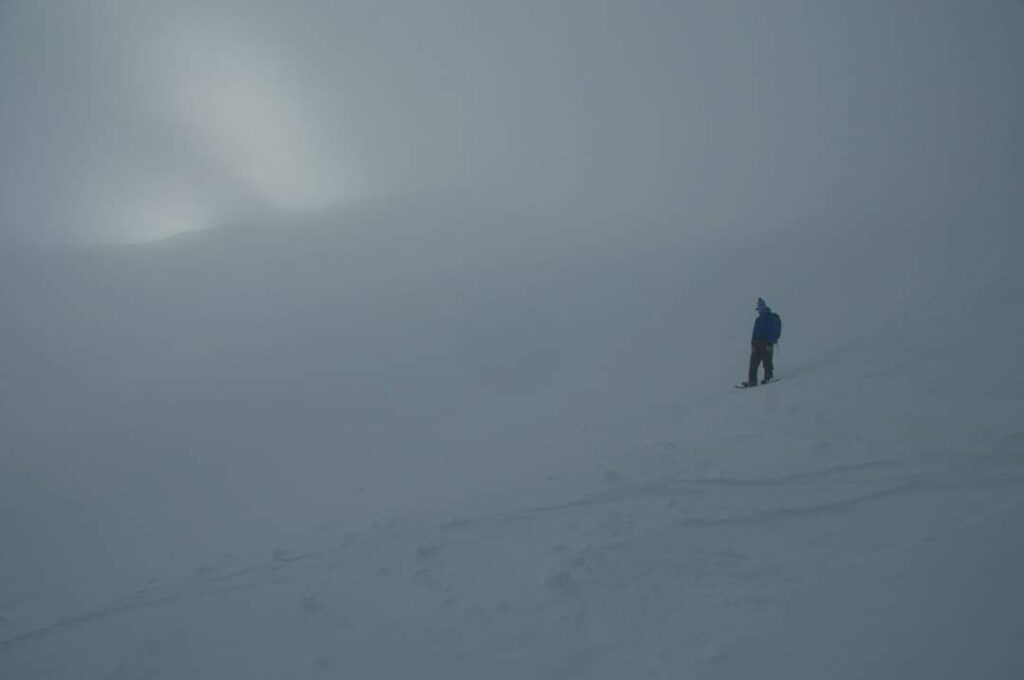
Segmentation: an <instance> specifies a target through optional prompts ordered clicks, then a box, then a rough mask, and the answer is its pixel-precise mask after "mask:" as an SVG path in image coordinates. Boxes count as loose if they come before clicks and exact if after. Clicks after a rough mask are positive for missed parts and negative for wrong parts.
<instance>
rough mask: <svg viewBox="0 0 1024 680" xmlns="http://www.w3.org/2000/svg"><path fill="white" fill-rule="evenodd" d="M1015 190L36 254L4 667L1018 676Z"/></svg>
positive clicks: (19, 418)
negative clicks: (782, 221)
mask: <svg viewBox="0 0 1024 680" xmlns="http://www.w3.org/2000/svg"><path fill="white" fill-rule="evenodd" d="M1007 214H1010V215H1014V214H1019V212H1018V213H1005V212H1004V213H993V214H984V213H982V212H975V213H974V214H973V216H972V222H971V224H970V225H968V224H967V223H966V221H965V217H964V216H963V215H941V216H940V215H936V214H933V213H931V212H929V210H928V209H927V208H922V209H921V210H920V211H918V212H915V213H914V214H912V215H904V216H902V217H905V218H906V219H900V220H896V217H897V216H894V215H891V214H890V215H888V219H887V221H880V220H877V219H875V216H872V215H869V214H863V215H857V214H852V213H851V214H848V215H847V217H845V218H844V219H843V221H842V222H841V223H835V221H834V220H833V223H832V224H829V226H827V227H823V226H821V225H822V224H824V222H823V221H816V220H810V219H808V220H805V221H803V222H802V223H801V224H798V225H795V226H793V227H791V228H788V229H777V230H774V231H770V232H767V233H766V234H764V235H761V236H757V237H753V236H752V237H750V238H748V239H743V240H728V239H714V238H704V239H696V238H695V237H694V235H693V234H688V233H685V231H683V232H679V233H677V231H676V230H675V229H676V227H675V225H672V224H657V223H643V224H637V225H634V226H632V227H630V228H628V229H623V228H617V227H616V226H614V225H598V226H596V227H594V229H593V231H592V232H589V233H590V236H588V237H587V238H578V237H573V238H572V239H568V240H566V241H565V242H564V243H563V242H557V241H552V240H544V238H545V237H544V234H545V232H544V230H543V229H539V228H538V229H537V230H535V231H533V232H531V233H528V234H523V232H522V231H518V232H517V231H515V230H510V229H507V228H502V229H497V230H495V231H493V232H491V231H487V232H486V233H484V234H482V235H479V236H476V237H474V236H473V234H474V233H475V232H473V231H472V229H471V228H470V226H469V225H471V224H472V222H473V219H469V218H467V219H466V220H465V223H461V222H459V221H458V220H457V219H453V218H449V217H447V216H446V217H444V218H438V221H439V222H440V223H444V224H452V225H456V226H453V227H451V233H450V236H451V238H445V239H436V238H435V237H434V236H430V237H427V236H423V237H417V236H416V234H415V233H414V232H411V231H410V232H405V233H404V234H403V236H402V238H399V239H396V240H389V239H387V238H383V237H379V236H376V235H375V234H379V233H383V232H381V231H379V230H375V229H374V228H370V227H367V228H366V229H365V230H364V231H359V230H356V232H352V231H351V230H350V231H348V232H347V233H346V232H344V231H339V230H337V229H332V228H327V227H325V226H324V225H322V224H316V225H312V226H310V225H307V226H306V227H304V228H302V229H297V230H291V231H289V232H287V233H284V232H280V231H277V230H273V229H269V230H266V231H259V230H257V231H255V232H247V233H232V232H223V233H220V234H211V235H204V236H202V237H199V238H193V239H188V240H185V241H175V242H169V243H166V244H162V245H160V246H153V247H148V248H144V249H137V248H136V249H128V250H125V251H117V252H111V251H105V250H103V251H95V252H90V253H81V252H67V253H62V254H59V255H55V254H53V253H27V252H22V253H20V254H19V255H17V258H14V256H10V255H9V256H8V257H9V260H8V262H7V266H6V267H5V268H4V273H3V276H4V277H5V278H6V280H5V281H4V283H5V286H13V285H15V284H16V285H17V286H19V287H21V289H24V290H31V291H33V295H32V296H31V301H32V303H31V304H28V303H25V304H23V305H21V306H18V305H16V304H15V303H14V302H13V301H8V302H7V303H6V304H7V305H8V309H6V310H5V315H4V318H5V319H8V320H9V322H10V323H9V324H8V330H9V331H10V332H9V333H8V337H10V338H12V342H11V343H10V347H12V350H11V351H9V352H6V353H5V354H4V364H3V372H4V376H5V380H6V381H7V384H8V385H9V386H12V388H11V389H9V390H7V397H6V399H5V403H4V409H3V411H2V421H0V422H2V426H3V428H4V432H5V433H6V435H5V439H6V440H7V441H8V442H11V443H12V445H11V446H10V447H9V450H8V451H5V459H4V464H5V467H6V468H7V470H8V471H9V472H10V473H11V474H7V475H5V476H4V480H3V482H2V483H0V484H2V488H0V492H2V493H0V498H2V499H3V500H2V503H3V512H2V515H3V520H2V521H3V532H4V535H5V536H7V537H10V538H9V540H7V541H5V543H7V544H8V546H11V545H17V546H19V547H18V548H17V549H15V550H10V548H8V550H7V551H6V552H7V553H8V555H9V558H8V559H5V561H4V563H3V564H4V566H3V569H4V572H5V573H3V574H2V576H3V579H2V587H3V595H2V598H0V617H3V618H2V620H0V675H2V676H3V677H5V678H6V677H11V678H81V677H88V678H235V677H237V678H324V677H337V678H348V677H358V678H411V677H430V678H595V679H597V678H617V679H618V678H679V677H696V678H741V677H759V678H820V677H829V678H855V677H871V678H902V677H929V678H964V677H972V678H1012V677H1019V676H1020V675H1021V673H1022V672H1024V654H1022V653H1021V651H1020V649H1019V644H1015V643H1017V642H1018V641H1019V640H1018V638H1019V634H1018V633H1017V631H1019V629H1020V628H1021V623H1022V615H1021V613H1020V612H1021V611H1022V606H1021V605H1024V602H1022V600H1024V595H1021V593H1022V591H1021V589H1020V588H1019V587H1018V583H1017V581H1018V579H1017V576H1018V575H1019V574H1020V573H1021V566H1024V538H1022V537H1021V532H1020V527H1021V520H1022V519H1024V458H1022V454H1024V450H1022V449H1024V424H1022V423H1024V418H1022V415H1024V379H1022V378H1021V376H1020V375H1016V374H1015V373H1014V372H1013V370H1012V367H1013V366H1014V361H1015V360H1016V359H1017V357H1018V356H1019V348H1018V345H1019V338H1020V337H1022V333H1021V331H1022V330H1024V322H1022V320H1021V318H1020V317H1019V316H1015V314H1014V310H1016V309H1017V308H1018V307H1019V295H1020V291H1021V290H1024V286H1022V285H1021V284H1022V280H1021V279H1022V275H1021V274H1020V273H1019V272H1018V269H1019V268H1018V267H1015V266H1014V263H1015V261H1016V260H1018V259H1019V255H1020V253H1021V252H1022V249H1021V237H1020V236H1019V235H1018V233H1017V232H1018V231H1019V229H1018V224H1017V223H1018V222H1019V220H1017V221H1014V219H1010V218H1007V217H1005V215H1007ZM321 219H322V220H324V221H325V222H330V221H331V220H332V219H334V218H332V217H329V216H328V217H323V218H321ZM495 219H498V218H495ZM501 219H506V220H508V221H509V223H510V224H512V223H514V224H520V223H523V224H525V223H528V222H529V220H526V219H524V218H523V216H521V215H508V216H503V217H502V218H501ZM371 222H372V221H371ZM396 223H401V224H405V223H406V222H402V221H401V220H398V221H396ZM328 226H329V225H328ZM370 226H373V225H372V224H371V225H370ZM353 233H355V237H354V236H353ZM389 233H394V232H393V231H392V232H389ZM496 233H500V234H505V235H506V238H507V239H509V240H506V241H494V240H493V238H494V234H496ZM339 234H342V235H339ZM433 234H436V232H433ZM508 234H519V235H520V236H521V238H522V241H521V242H513V241H514V239H513V238H512V237H509V236H507V235H508ZM474 238H477V239H478V241H474V240H473V239H474ZM538 239H540V240H541V241H543V242H542V243H537V242H536V241H537V240H538ZM467 243H468V244H469V245H467ZM454 244H460V247H461V248H462V249H463V250H462V256H460V257H457V258H452V257H448V256H446V253H447V254H450V249H451V248H452V247H453V246H454ZM509 252H514V253H515V255H514V256H508V255H507V254H508V253H509ZM381 263H387V266H384V267H382V266H381ZM758 295H763V296H764V297H766V298H767V299H768V301H769V303H770V304H772V305H773V306H774V307H775V308H776V310H777V311H778V312H780V313H781V315H782V316H783V319H784V323H785V330H784V335H783V340H782V344H781V346H780V349H779V354H778V358H777V364H778V369H777V370H778V373H779V375H780V377H782V378H783V379H782V380H781V381H780V382H779V383H777V384H774V385H771V386H768V387H764V388H757V389H755V390H745V391H738V390H734V389H732V387H731V385H732V384H733V383H734V382H736V380H737V379H738V378H740V377H742V375H743V372H744V370H745V361H746V356H745V351H746V342H747V338H748V333H749V325H750V323H751V322H752V320H753V309H752V308H753V301H754V300H756V298H757V296H758Z"/></svg>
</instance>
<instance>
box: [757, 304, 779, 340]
mask: <svg viewBox="0 0 1024 680" xmlns="http://www.w3.org/2000/svg"><path fill="white" fill-rule="evenodd" d="M780 335H782V319H780V318H779V315H778V314H776V313H775V312H773V311H772V310H771V307H765V308H764V310H762V311H761V313H760V314H758V316H757V320H756V321H754V332H753V334H752V335H751V336H750V341H751V342H767V343H769V344H772V345H774V344H775V343H776V342H778V341H779V336H780Z"/></svg>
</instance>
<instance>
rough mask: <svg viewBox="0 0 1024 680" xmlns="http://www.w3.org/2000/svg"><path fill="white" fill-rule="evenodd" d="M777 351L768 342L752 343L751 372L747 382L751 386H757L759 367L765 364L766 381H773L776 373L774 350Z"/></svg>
mask: <svg viewBox="0 0 1024 680" xmlns="http://www.w3.org/2000/svg"><path fill="white" fill-rule="evenodd" d="M773 349H775V348H774V347H773V346H772V344H771V343H768V342H752V343H750V372H749V373H748V374H747V382H748V383H750V384H751V385H756V384H757V367H758V366H759V365H761V362H764V379H765V380H771V379H772V375H773V374H774V373H775V367H774V366H773V365H772V350H773Z"/></svg>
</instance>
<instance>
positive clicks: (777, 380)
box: [733, 378, 781, 390]
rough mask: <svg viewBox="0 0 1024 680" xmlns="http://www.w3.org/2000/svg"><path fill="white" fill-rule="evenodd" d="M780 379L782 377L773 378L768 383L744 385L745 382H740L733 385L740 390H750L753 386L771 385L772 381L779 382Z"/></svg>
mask: <svg viewBox="0 0 1024 680" xmlns="http://www.w3.org/2000/svg"><path fill="white" fill-rule="evenodd" d="M779 380H781V378H772V379H771V380H769V381H768V382H766V383H759V384H757V385H744V384H743V383H740V384H739V385H733V387H735V388H736V389H738V390H748V389H750V388H751V387H763V386H764V385H771V384H772V383H777V382H779Z"/></svg>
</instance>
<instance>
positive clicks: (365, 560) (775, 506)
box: [0, 456, 1024, 654]
mask: <svg viewBox="0 0 1024 680" xmlns="http://www.w3.org/2000/svg"><path fill="white" fill-rule="evenodd" d="M965 465H969V466H972V467H976V468H979V469H981V470H983V471H985V472H986V473H987V478H986V479H984V480H982V481H981V482H980V483H979V484H978V485H977V486H978V487H979V488H988V487H991V486H992V485H993V484H995V485H1000V486H1008V485H1009V486H1011V488H1012V489H1017V490H1019V489H1020V488H1021V480H1022V475H1024V468H1021V467H1020V466H1018V465H1016V461H1015V460H1012V459H1010V458H1009V457H1007V456H989V457H987V458H983V459H981V460H970V461H965V460H956V461H954V462H953V463H952V464H948V463H947V464H945V465H935V462H934V461H927V460H926V461H908V462H899V461H893V460H878V461H871V462H866V463H860V464H854V465H843V466H835V467H829V468H823V469H821V470H815V471H809V472H801V473H797V474H791V475H785V476H779V477H766V478H731V477H723V478H707V479H702V478H679V479H671V478H666V479H660V480H654V481H651V482H647V483H639V484H628V483H627V484H622V485H620V486H617V487H615V488H611V489H607V490H604V491H601V492H597V493H594V494H591V495H588V496H585V497H583V498H580V499H579V500H577V501H573V502H569V503H562V504H553V505H546V506H538V507H531V508H525V509H517V510H509V511H503V512H498V513H493V514H489V515H483V516H478V517H471V518H459V519H453V520H448V521H444V522H438V523H436V524H435V525H432V526H431V525H422V526H418V527H415V526H414V527H413V529H412V533H411V535H401V534H402V533H403V532H402V531H399V532H397V533H398V535H395V534H396V532H394V530H393V527H388V526H383V527H381V528H379V529H375V530H370V531H368V532H365V533H363V534H359V535H357V536H355V537H354V538H353V536H351V535H350V536H349V537H348V538H347V539H346V540H344V541H342V542H340V543H333V544H331V545H329V546H327V547H321V548H317V549H313V550H309V551H304V552H303V551H300V552H295V553H286V552H283V551H282V552H280V553H278V554H277V555H275V557H274V558H273V559H271V560H268V561H265V562H262V563H259V564H252V565H249V566H245V567H242V568H235V569H225V570H223V571H220V572H217V571H216V570H214V572H215V573H209V574H206V575H203V576H197V577H195V578H193V579H192V580H190V581H188V582H185V583H182V584H180V585H178V586H172V587H165V588H151V589H148V590H146V591H145V592H141V593H140V594H138V595H135V596H132V597H128V598H126V599H125V600H124V601H122V602H118V603H116V604H113V605H111V606H108V607H104V608H101V609H98V610H96V611H92V612H88V613H84V614H80V615H74V616H69V617H66V618H61V619H59V620H57V621H54V622H53V623H51V624H48V625H45V626H42V627H40V628H37V629H34V630H30V631H26V632H23V633H20V634H16V635H13V636H10V637H7V638H6V639H3V640H0V653H4V654H6V653H9V652H11V651H12V650H14V649H16V648H18V647H21V646H23V645H26V644H29V643H34V642H40V641H43V640H46V639H48V638H52V637H56V636H63V635H67V634H71V633H73V632H74V631H76V630H79V629H82V628H84V627H87V626H91V625H94V624H97V623H100V622H104V621H109V620H111V619H116V618H119V617H122V616H126V615H129V614H131V613H134V612H138V611H140V610H145V609H153V608H160V607H166V606H168V605H177V604H182V603H186V602H188V601H193V600H200V601H202V600H209V599H211V598H218V597H221V596H224V595H228V594H231V593H235V592H238V591H243V590H258V589H261V588H266V587H268V586H270V585H272V584H274V583H277V582H280V580H281V579H285V580H287V579H288V578H289V576H290V574H292V573H293V572H295V571H296V570H299V569H310V568H312V569H320V570H326V571H331V572H334V571H337V570H338V569H343V568H347V567H353V566H360V565H361V566H363V567H367V568H368V565H370V564H372V563H374V562H375V561H383V562H385V563H386V562H387V558H386V557H384V558H381V557H380V555H379V554H385V555H386V554H387V553H389V552H392V551H394V550H396V549H397V550H398V551H399V552H403V553H410V552H413V549H412V548H411V546H413V545H417V546H419V547H417V548H416V549H415V552H414V554H415V556H416V558H419V559H422V560H425V561H429V560H431V559H432V558H433V557H434V556H436V555H438V554H444V553H446V552H447V551H449V550H451V549H454V548H460V549H467V548H468V549H471V550H472V549H473V546H474V545H477V544H481V543H485V542H494V541H502V540H512V539H513V538H515V537H521V536H523V535H527V534H529V533H530V531H531V529H530V528H529V527H528V526H527V525H524V524H523V522H529V523H530V524H532V525H536V524H538V523H550V522H552V521H559V520H558V519H557V517H559V516H562V518H563V519H562V520H561V521H568V522H572V521H576V520H579V521H586V519H587V518H588V517H589V520H590V521H591V522H593V523H597V524H600V523H601V522H607V521H610V520H611V515H612V514H614V512H615V508H625V509H626V510H627V512H629V513H632V514H636V513H640V514H642V515H645V519H647V520H650V519H651V518H652V517H657V518H658V519H664V517H661V516H662V515H664V514H665V513H666V510H665V508H664V506H663V504H664V503H665V502H666V501H672V502H675V501H678V500H680V499H681V500H683V501H684V502H683V503H682V504H681V505H680V506H678V507H676V508H674V509H673V511H672V515H673V518H672V519H671V521H670V524H671V528H672V529H673V530H683V531H685V530H699V529H703V528H714V527H729V526H739V525H748V524H756V523H759V522H769V521H775V520H784V521H785V520H792V521H794V522H799V521H801V520H808V521H810V520H816V521H821V520H822V518H823V516H824V515H826V514H828V513H851V512H854V511H856V510H857V509H858V508H861V507H862V506H866V505H869V504H871V503H874V502H878V501H884V500H886V499H892V498H894V497H899V496H903V495H906V494H911V493H913V494H926V493H932V494H943V493H954V492H964V491H967V490H969V488H968V487H967V486H965V485H964V484H962V476H960V475H958V474H957V473H959V472H962V470H963V468H964V466H965ZM986 468H991V469H986ZM957 480H959V482H958V481H957ZM710 490H714V491H716V492H719V493H721V492H725V493H726V494H728V493H732V492H733V491H734V490H735V491H736V492H737V493H738V494H739V495H735V494H734V495H733V496H732V497H724V498H723V497H722V496H721V495H717V496H716V497H715V506H716V507H718V508H721V507H722V506H729V505H730V503H731V504H733V505H735V506H736V507H735V508H733V509H730V510H728V511H727V512H726V514H725V515H724V516H723V515H715V514H713V513H712V514H705V515H702V514H701V513H700V509H701V506H702V503H703V502H705V501H706V500H707V499H706V498H704V497H703V495H704V494H705V493H706V492H707V491H710ZM751 490H756V491H757V492H759V493H760V496H755V497H754V498H753V499H752V498H751V497H750V495H749V494H750V492H751ZM801 494H804V495H808V496H810V497H812V498H817V497H819V496H820V497H825V498H826V500H815V501H811V502H805V503H799V504H789V503H787V502H786V499H787V498H790V497H792V496H794V495H797V496H799V495H801ZM837 495H838V496H839V497H838V498H837V497H836V496H837ZM687 500H688V501H689V503H688V504H687V503H686V502H685V501H687ZM1022 502H1024V496H1020V495H1016V496H1014V497H1013V498H1012V499H1011V500H1009V501H1000V502H998V503H995V504H994V505H992V506H991V507H988V508H986V509H984V510H982V511H980V512H977V513H975V514H973V515H971V516H970V517H968V518H967V519H960V520H957V521H953V522H950V523H948V524H946V525H942V526H938V527H935V528H933V529H931V530H929V531H928V532H927V533H925V534H923V535H915V536H911V537H909V538H904V539H900V540H898V541H896V542H895V543H894V544H892V545H884V546H881V547H876V548H872V549H870V550H866V551H863V552H854V553H853V554H851V555H846V556H844V557H842V558H841V559H839V560H837V561H833V562H832V563H831V564H830V565H829V566H830V567H831V568H838V567H839V566H842V565H847V564H851V563H854V562H857V561H859V560H865V559H870V558H872V557H874V556H877V555H881V554H885V553H887V552H890V551H899V550H903V549H906V548H907V547H909V546H912V545H914V544H916V543H919V542H921V541H925V540H934V539H935V538H936V537H941V536H943V535H945V534H947V533H950V532H956V531H961V530H964V529H967V528H969V527H971V526H974V525H976V524H977V523H980V522H984V521H985V520H986V519H988V518H990V517H992V516H993V515H996V514H998V513H1000V512H1002V511H1005V510H1006V509H1007V508H1009V507H1013V506H1016V505H1018V504H1020V503H1022ZM751 504H754V505H760V506H762V507H759V508H758V509H756V510H753V511H743V510H742V509H741V508H740V507H739V506H749V505H751ZM595 512H596V513H598V514H597V515H596V516H595V515H594V513H595ZM602 513H603V514H602ZM553 518H555V519H553ZM619 540H622V541H626V542H627V543H628V542H629V541H630V536H629V535H628V532H627V535H626V536H625V537H622V538H616V539H615V540H614V541H611V542H610V543H607V545H614V544H615V543H616V542H617V541H619ZM697 540H700V539H697ZM396 544H397V545H396ZM402 545H404V546H405V547H402ZM600 548H601V543H600V542H597V543H593V544H588V545H586V546H585V547H584V548H583V549H582V550H583V551H584V552H583V553H579V554H584V553H585V552H592V551H593V550H595V549H600ZM562 573H563V572H561V571H556V572H555V574H554V575H552V576H551V579H552V580H553V582H554V583H556V584H557V583H558V579H559V578H561V577H560V574H562ZM803 584H804V582H803V581H801V582H799V583H798V584H796V585H792V586H791V588H798V587H802V586H803ZM449 585H450V584H449ZM577 604H578V607H577V609H576V610H575V613H573V614H571V615H570V616H569V617H568V620H569V621H570V622H571V623H573V625H579V624H580V622H581V621H582V620H583V619H584V618H585V612H586V608H585V606H584V605H583V603H582V601H579V602H578V603H577ZM402 620H405V618H396V619H390V620H389V621H380V622H367V623H365V624H361V625H358V626H355V627H353V628H352V629H351V632H352V633H355V632H358V631H365V630H370V629H373V628H375V627H378V626H383V625H387V624H388V623H391V624H399V623H401V621H402ZM744 629H745V628H741V629H736V630H734V631H731V632H729V633H724V634H723V635H722V636H721V637H720V638H719V639H720V640H724V639H728V638H730V637H733V636H735V635H736V634H737V633H738V631H741V630H744ZM713 646H714V644H712V647H713Z"/></svg>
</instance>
